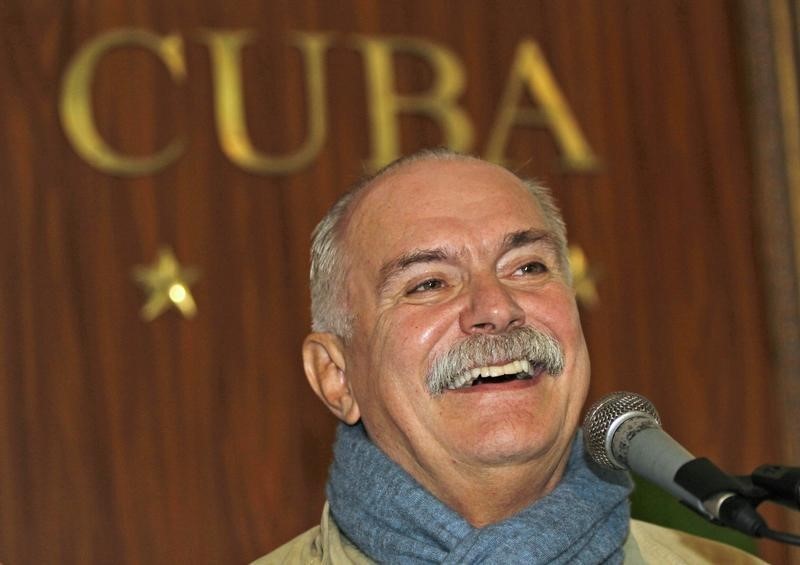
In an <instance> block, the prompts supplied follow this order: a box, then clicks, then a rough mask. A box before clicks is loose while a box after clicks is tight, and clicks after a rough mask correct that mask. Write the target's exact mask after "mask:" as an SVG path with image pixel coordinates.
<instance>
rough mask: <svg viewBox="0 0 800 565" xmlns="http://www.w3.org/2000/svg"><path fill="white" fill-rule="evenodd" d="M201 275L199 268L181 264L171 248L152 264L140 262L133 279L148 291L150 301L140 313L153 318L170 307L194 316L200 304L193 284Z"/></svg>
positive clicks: (160, 250) (148, 319)
mask: <svg viewBox="0 0 800 565" xmlns="http://www.w3.org/2000/svg"><path fill="white" fill-rule="evenodd" d="M198 276H199V272H198V271H197V269H195V268H193V267H187V268H184V267H181V265H180V263H178V260H177V259H175V255H174V254H173V253H172V249H170V248H169V247H162V248H161V249H159V250H158V259H156V262H155V263H153V264H152V265H149V266H145V265H137V266H136V267H135V268H134V269H133V278H134V280H135V281H136V282H138V283H139V285H140V286H141V287H142V288H143V289H144V291H145V292H146V293H147V302H145V304H144V306H142V310H141V312H140V314H141V316H142V318H144V319H145V320H147V321H148V322H149V321H152V320H154V319H156V318H157V317H158V316H160V315H161V314H162V313H163V312H164V311H165V310H166V309H167V308H169V307H170V306H173V307H174V308H176V309H177V310H178V311H179V312H180V313H181V314H183V317H184V318H193V317H194V315H195V314H196V313H197V305H196V304H195V301H194V297H193V296H192V292H191V291H190V290H189V286H190V285H191V284H193V283H194V282H196V281H197V278H198Z"/></svg>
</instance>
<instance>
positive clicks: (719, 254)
mask: <svg viewBox="0 0 800 565" xmlns="http://www.w3.org/2000/svg"><path fill="white" fill-rule="evenodd" d="M742 26H743V21H742V15H741V13H740V11H739V10H738V9H737V4H735V3H732V2H724V1H722V0H719V1H713V0H709V1H703V2H693V1H690V0H685V1H671V0H653V1H651V2H625V1H621V0H619V1H616V0H615V1H608V2H605V1H604V2H602V3H601V2H591V1H580V0H569V1H559V2H555V1H552V2H551V1H538V2H537V1H527V2H524V1H513V0H504V1H500V2H478V1H464V2H461V1H452V2H447V1H443V0H425V1H422V0H413V1H407V2H378V1H377V0H376V1H369V0H352V1H350V2H324V1H312V0H305V1H291V2H290V1H260V2H258V1H255V0H242V1H240V2H236V3H230V2H222V1H214V0H206V1H204V2H188V1H179V2H166V3H165V2H157V1H155V0H148V1H139V0H136V1H134V0H108V1H105V2H62V3H58V4H55V3H50V2H42V1H39V0H34V1H26V2H23V1H21V0H10V1H7V2H3V3H0V561H2V562H3V563H6V564H7V565H16V564H26V563H60V564H70V563H76V564H78V563H80V564H88V563H98V564H101V563H119V564H126V563H130V564H138V563H152V564H159V563H164V564H167V563H170V564H171V563H190V562H191V563H209V564H212V563H214V564H216V563H243V562H247V561H248V560H250V559H253V558H255V557H257V556H258V555H260V554H263V553H265V552H267V551H268V550H269V549H271V548H273V547H275V546H277V545H278V544H280V543H282V542H284V541H286V540H288V539H289V538H290V537H292V536H293V535H295V534H297V533H299V532H300V531H302V530H304V529H306V528H308V527H310V526H311V525H312V524H313V523H315V522H316V520H317V519H318V516H319V511H320V509H321V505H322V502H323V484H324V480H325V476H326V473H327V464H328V461H329V457H330V440H331V437H332V431H333V427H334V420H333V417H332V416H329V415H328V414H327V413H326V412H325V410H324V408H323V407H322V405H321V404H319V403H318V401H317V400H316V398H315V397H313V395H312V393H311V392H310V391H309V390H308V387H307V385H306V383H305V379H304V378H303V375H302V368H301V364H300V358H299V348H300V344H301V342H302V339H303V337H304V335H305V333H306V331H307V328H308V323H309V321H308V312H307V311H308V298H307V295H308V285H307V246H308V238H309V234H310V232H311V230H312V229H313V226H314V225H315V224H316V222H317V221H318V220H319V218H320V217H321V216H322V214H323V213H324V211H325V210H326V209H327V207H328V206H329V205H330V204H331V202H333V200H334V199H335V198H336V196H337V195H338V194H340V193H341V192H343V191H344V190H345V188H346V186H347V185H348V184H349V183H350V182H352V181H353V180H354V179H355V178H356V177H357V176H358V174H359V172H360V171H361V169H362V168H363V167H364V164H365V163H367V162H368V161H369V160H370V159H371V157H372V156H373V154H374V151H375V148H374V143H375V139H374V136H373V135H372V133H371V129H370V127H371V125H372V124H373V121H372V119H371V117H370V113H369V101H370V98H369V94H368V90H367V84H368V83H367V80H368V77H367V71H366V70H365V68H364V61H363V57H362V54H361V52H359V51H358V50H357V49H355V48H354V47H353V41H354V38H356V37H361V38H362V39H363V38H364V37H367V38H378V39H381V38H382V39H387V38H390V37H394V36H398V35H400V36H407V37H413V38H417V39H423V40H426V41H430V42H434V43H435V44H437V45H441V46H445V47H447V48H449V49H450V50H452V52H453V53H454V54H455V55H456V56H457V57H458V58H459V60H460V61H461V63H462V65H463V68H464V70H465V74H466V83H465V90H464V93H463V95H462V96H461V97H460V102H461V107H463V109H464V110H465V111H466V113H467V115H468V116H469V119H470V120H471V123H472V124H473V126H474V130H475V136H474V138H475V142H474V144H473V147H472V150H473V151H475V152H477V153H484V152H485V148H486V143H487V140H488V137H489V135H490V132H491V130H492V128H493V125H494V123H495V119H496V110H497V108H498V105H499V103H500V99H501V96H502V94H503V91H504V88H505V85H506V83H507V80H508V75H509V70H510V67H511V64H512V60H513V58H514V53H515V50H516V49H517V47H518V46H519V45H520V43H521V42H523V41H525V40H532V41H535V42H536V43H537V44H538V45H539V46H540V47H541V49H542V52H543V54H544V56H545V57H546V60H547V63H548V64H549V67H550V68H551V69H552V72H553V75H554V77H555V79H556V81H557V84H558V86H559V87H560V89H561V91H562V92H563V95H564V97H565V99H566V101H567V103H568V104H569V107H570V108H571V110H572V112H573V113H574V116H575V119H576V120H577V122H578V124H579V126H580V128H581V130H582V132H583V134H584V135H585V138H586V140H587V141H588V143H589V145H590V146H591V149H592V150H593V152H594V153H595V154H596V155H597V157H598V158H599V161H600V166H599V168H598V169H596V170H594V171H591V172H583V173H579V172H575V171H571V170H569V169H568V168H567V167H565V166H564V164H563V156H564V155H563V151H562V150H561V149H560V147H559V145H558V144H557V143H556V139H555V136H554V134H553V132H552V130H549V129H548V128H544V127H519V128H516V129H515V130H514V133H513V135H512V137H511V139H510V142H509V145H508V150H507V155H508V157H509V159H510V163H511V164H512V165H513V166H514V167H515V168H518V169H521V170H522V171H523V172H524V173H526V174H529V175H531V176H535V177H538V178H540V179H542V180H544V181H545V182H546V183H548V184H549V185H550V186H552V187H553V188H554V190H555V192H556V194H557V196H558V198H559V200H560V201H561V203H562V204H563V208H564V211H565V215H566V217H567V219H568V223H569V226H570V233H571V239H572V241H573V242H574V243H577V244H579V245H580V246H581V247H582V248H583V249H584V251H585V252H586V254H587V256H588V257H589V260H590V262H591V265H592V267H593V269H594V270H595V272H596V279H597V283H596V284H597V287H598V291H599V296H600V301H599V303H598V304H597V305H596V306H595V307H594V308H592V309H585V310H584V313H583V316H584V324H585V329H586V331H587V337H588V340H589V346H590V350H591V352H592V356H593V369H594V370H593V385H592V397H593V398H596V397H598V396H600V395H602V394H604V393H606V392H609V391H612V390H618V389H630V390H635V391H638V392H641V393H642V394H645V395H646V396H648V397H649V398H651V399H652V400H653V401H654V403H655V404H656V405H657V407H658V408H659V410H660V412H661V413H662V417H663V420H664V421H665V425H666V428H667V429H668V431H669V432H670V433H671V434H672V435H674V436H675V437H676V438H678V439H679V440H680V441H681V442H683V443H684V444H685V445H686V446H687V447H688V448H690V449H691V450H693V451H695V452H696V453H697V454H699V455H707V456H709V457H711V458H712V459H713V460H715V461H716V462H717V463H719V464H720V465H721V466H723V467H724V468H726V469H727V470H729V471H731V472H737V473H745V472H750V471H751V470H752V469H753V468H754V467H755V466H757V465H759V464H761V463H765V462H773V461H782V456H783V453H784V452H783V451H782V447H781V446H782V445H785V442H786V441H788V440H787V438H786V437H784V435H783V432H782V430H783V429H784V426H785V421H786V417H787V415H786V414H782V413H781V412H780V410H778V409H776V408H775V407H776V406H778V405H779V402H778V401H780V400H781V399H779V398H776V396H777V395H778V393H777V392H776V391H777V389H776V387H775V380H774V379H775V374H774V372H773V368H774V365H775V361H774V356H773V352H772V349H771V347H772V346H771V342H770V340H769V335H770V334H769V332H768V319H767V317H766V315H765V313H764V312H765V304H766V302H767V296H766V292H767V285H766V283H765V281H766V275H765V268H764V262H763V261H762V258H761V256H760V251H759V250H760V249H762V248H761V247H759V239H758V238H759V234H760V233H761V232H760V231H759V220H758V215H757V210H756V201H757V193H756V189H755V186H756V185H755V182H754V165H753V158H752V154H753V153H752V150H753V143H754V142H753V138H752V136H751V135H750V128H751V123H752V122H751V121H750V119H749V118H750V111H751V110H750V108H751V106H750V104H749V102H748V100H749V99H748V95H747V92H748V90H747V80H748V75H747V73H746V67H745V65H744V63H743V60H742V59H743V55H742V50H741V46H742V43H741V29H742ZM121 28H135V29H137V30H144V31H147V32H149V33H151V34H155V35H156V36H160V37H163V36H165V35H167V34H170V33H174V34H176V36H177V37H178V38H180V40H181V41H182V52H181V53H182V62H183V66H184V67H185V76H184V77H183V78H182V79H176V78H175V77H174V76H171V75H170V73H169V72H168V71H167V69H166V67H165V65H164V64H163V61H162V60H159V59H158V58H157V57H155V56H154V55H153V53H151V52H148V51H147V50H146V49H141V48H133V47H127V48H119V49H115V50H112V51H109V52H108V53H107V54H106V55H105V56H104V57H103V58H102V59H101V61H100V62H99V63H98V65H97V67H96V73H95V76H94V80H93V82H92V83H91V84H92V86H91V95H92V109H93V116H94V119H95V120H96V123H97V128H98V131H99V133H100V135H101V136H102V138H103V139H104V140H105V141H106V142H107V143H108V145H109V146H110V147H112V148H114V149H115V150H116V151H118V152H119V153H121V154H124V155H128V156H136V157H143V156H147V155H151V154H153V153H156V152H158V151H160V150H161V149H162V148H164V147H165V146H166V145H167V144H169V143H170V142H171V141H172V140H175V139H180V140H182V143H183V148H182V150H181V153H180V155H179V156H178V157H177V158H176V159H175V160H174V161H172V162H171V163H169V164H168V165H166V166H163V167H161V168H159V169H158V170H157V171H154V172H150V173H147V174H139V175H127V176H125V175H122V174H119V173H110V172H107V171H104V170H100V169H99V168H98V167H97V166H96V165H92V164H90V163H89V162H87V160H86V159H85V158H83V157H82V156H81V155H79V154H78V152H77V151H76V150H75V148H74V146H73V144H72V143H71V142H70V139H69V138H68V137H67V134H66V132H65V129H64V126H63V125H62V121H63V120H64V116H63V115H60V113H59V101H60V99H61V97H62V85H63V80H64V77H65V74H66V73H67V70H68V69H69V68H70V64H71V63H72V62H73V61H74V60H75V57H76V56H77V55H78V54H79V53H81V52H82V49H84V48H85V47H86V46H87V45H88V44H90V42H92V41H93V40H95V39H97V38H98V37H99V36H101V34H104V33H106V32H109V31H114V30H119V29H121ZM204 30H206V31H208V30H211V31H216V32H222V31H225V30H227V31H231V30H238V31H242V30H250V31H252V32H253V33H254V36H253V40H252V43H251V44H249V45H248V46H247V47H245V48H244V50H243V51H242V61H243V63H242V76H243V81H244V88H243V92H244V109H245V112H246V124H247V127H248V130H249V137H250V139H251V140H252V143H253V145H254V147H256V148H257V149H258V150H259V151H260V152H262V153H263V154H268V155H281V154H290V153H292V152H294V151H296V150H297V149H298V147H300V145H301V144H302V143H303V141H304V140H305V139H306V137H307V135H306V134H307V129H308V126H307V118H308V116H309V112H311V111H312V110H313V109H311V108H309V107H308V104H307V102H306V101H305V96H306V90H307V89H306V88H305V83H304V80H305V77H306V76H307V75H306V70H305V67H304V65H303V63H304V60H303V58H302V57H301V53H300V51H299V50H298V48H297V47H295V46H293V45H292V44H291V41H292V37H294V36H293V35H292V33H293V32H331V33H332V34H333V35H332V39H331V42H332V43H331V45H330V47H329V49H328V51H327V52H326V59H325V65H324V70H325V73H326V85H327V92H326V94H325V97H324V100H325V104H326V108H327V120H326V123H327V136H326V137H325V139H324V142H323V143H322V145H321V147H320V150H319V152H318V153H317V154H316V155H314V157H313V159H311V160H310V162H309V163H308V164H307V165H306V166H303V167H302V168H301V169H300V170H298V171H295V172H292V173H286V174H262V173H257V172H255V173H254V172H248V171H247V170H245V168H243V167H242V166H241V165H240V164H237V163H236V162H234V161H233V160H232V159H231V158H230V157H229V156H227V155H226V154H225V153H224V151H223V150H222V148H221V146H220V137H219V135H218V133H217V131H216V127H217V122H216V121H215V114H214V101H215V98H214V96H215V95H214V90H213V86H214V84H215V83H214V81H215V75H214V70H213V67H212V61H211V59H210V51H209V47H208V44H207V42H206V41H205V40H204V39H203V37H204V36H203V31H204ZM205 37H207V36H205ZM393 64H394V65H395V67H394V68H395V69H396V72H397V88H398V90H399V91H401V92H405V93H415V92H419V91H424V90H425V89H427V88H428V87H429V86H430V85H431V84H432V83H433V82H434V81H435V78H436V77H435V76H434V75H433V73H432V72H431V70H430V67H429V62H428V61H426V60H425V59H422V58H420V57H416V56H413V55H410V54H399V55H397V56H396V57H395V58H394V59H393ZM535 103H536V100H526V101H525V104H530V105H535ZM399 124H400V139H401V148H402V150H403V151H404V152H408V151H411V150H414V149H417V148H420V147H423V146H427V145H436V144H440V143H442V142H443V140H444V138H443V134H442V130H441V128H440V127H439V125H438V124H437V123H436V122H435V121H433V120H430V119H427V118H425V117H421V116H416V115H407V116H403V117H402V118H401V119H400V121H399ZM162 245H168V246H171V247H172V248H173V249H174V251H175V254H176V256H177V258H178V259H179V261H181V262H182V263H184V264H185V265H191V266H195V267H196V268H197V269H199V271H200V273H201V276H200V279H199V280H198V282H197V283H196V284H195V285H194V286H193V287H192V291H193V293H194V298H195V300H196V302H197V305H198V309H199V313H198V315H197V316H196V317H195V318H194V319H191V320H186V319H183V318H182V317H181V316H180V315H179V313H178V312H176V311H174V310H172V311H169V312H167V313H165V314H164V315H162V316H160V317H158V318H157V319H155V320H154V321H152V322H145V321H143V320H142V319H141V318H140V316H139V309H140V307H141V305H142V304H143V302H144V295H143V293H142V291H141V289H139V288H138V287H137V286H136V284H135V283H134V281H133V279H132V276H131V272H132V269H133V268H134V267H135V266H137V265H145V264H149V263H152V262H153V261H154V260H155V257H156V254H157V251H158V249H159V248H160V246H162ZM790 417H793V418H796V417H797V416H796V415H793V416H792V415H790ZM787 463H788V462H787ZM795 463H797V462H795ZM778 519H780V518H778ZM778 525H779V524H778ZM763 549H764V551H765V552H766V553H765V555H766V556H767V557H768V558H769V559H771V560H773V561H774V562H778V563H780V562H789V561H788V560H789V556H788V553H787V552H785V551H784V550H783V549H781V548H779V547H777V546H775V545H774V544H766V545H764V546H763Z"/></svg>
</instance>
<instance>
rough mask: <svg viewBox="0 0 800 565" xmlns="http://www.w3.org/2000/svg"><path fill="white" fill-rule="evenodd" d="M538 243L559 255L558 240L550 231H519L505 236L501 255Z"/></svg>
mask: <svg viewBox="0 0 800 565" xmlns="http://www.w3.org/2000/svg"><path fill="white" fill-rule="evenodd" d="M539 242H541V243H542V244H543V245H545V246H546V247H548V248H549V249H550V250H551V251H552V252H553V253H556V254H558V253H559V245H558V240H557V239H556V237H555V235H553V233H552V232H550V231H547V230H539V229H529V230H519V231H515V232H511V233H509V234H506V236H505V237H504V238H503V247H502V250H501V251H502V253H507V252H509V251H511V250H512V249H517V248H519V247H525V246H526V245H533V244H534V243H539Z"/></svg>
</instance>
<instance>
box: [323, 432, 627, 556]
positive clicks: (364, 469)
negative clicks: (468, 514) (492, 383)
mask: <svg viewBox="0 0 800 565" xmlns="http://www.w3.org/2000/svg"><path fill="white" fill-rule="evenodd" d="M630 491H631V481H630V477H629V476H628V475H627V473H623V472H612V471H603V470H600V469H598V468H597V467H595V466H594V465H591V464H589V463H587V460H586V456H585V454H584V450H583V442H582V441H580V437H578V438H577V439H576V441H574V442H573V446H572V451H571V453H570V458H569V462H568V464H567V469H566V472H565V473H564V478H563V479H562V480H561V482H560V483H559V484H558V486H557V487H556V488H555V489H554V490H553V491H552V492H551V493H550V494H548V495H547V496H545V497H544V498H542V499H540V500H538V501H536V502H535V503H533V504H532V505H530V506H529V507H527V508H525V509H524V510H522V511H521V512H520V513H518V514H516V515H515V516H512V517H511V518H508V519H506V520H504V521H502V522H499V523H497V524H491V525H489V526H486V527H483V528H474V527H472V526H471V525H470V524H469V523H468V522H467V521H466V520H464V518H462V517H461V516H460V515H459V514H457V513H456V512H454V511H453V510H451V509H450V508H448V507H447V506H445V505H444V504H443V503H442V502H441V501H439V500H438V499H437V498H436V497H434V496H433V495H432V494H430V493H429V492H428V491H426V490H425V489H424V488H423V487H422V486H420V484H419V483H417V482H416V481H415V480H414V479H413V478H412V477H411V476H410V475H409V474H408V473H406V472H405V471H404V470H403V469H402V468H400V466H399V465H397V464H396V463H394V462H393V461H392V460H390V459H389V458H388V457H387V456H386V455H384V454H383V452H382V451H380V450H379V449H378V448H377V447H376V446H375V444H373V443H372V442H371V441H370V440H369V438H368V437H367V435H366V432H365V431H364V428H363V426H362V425H361V424H357V425H355V426H346V425H344V424H340V425H339V429H338V432H337V436H336V443H335V445H334V460H333V465H332V466H331V471H330V477H329V480H328V486H327V494H328V500H329V502H330V509H331V514H332V515H333V519H334V520H335V522H336V525H337V526H338V527H339V529H340V530H341V532H342V533H343V534H344V535H345V536H346V537H347V538H348V539H349V540H350V541H352V542H353V543H354V544H355V545H356V546H357V547H358V548H359V549H360V550H361V551H362V552H363V553H365V554H366V555H368V556H369V557H370V558H372V559H374V560H375V561H377V562H379V563H403V564H422V563H451V564H452V563H504V564H506V563H507V564H513V563H520V564H522V563H525V564H526V565H531V564H538V563H562V564H566V563H578V564H581V563H585V564H590V563H591V564H597V563H622V560H623V557H624V556H623V552H622V546H623V544H624V543H625V539H626V537H627V535H628V522H629V519H630V512H629V507H628V494H629V493H630Z"/></svg>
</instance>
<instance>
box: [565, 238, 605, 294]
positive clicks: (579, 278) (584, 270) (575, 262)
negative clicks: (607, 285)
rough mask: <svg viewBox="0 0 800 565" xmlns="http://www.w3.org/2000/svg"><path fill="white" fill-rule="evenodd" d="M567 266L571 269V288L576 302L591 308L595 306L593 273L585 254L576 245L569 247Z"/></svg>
mask: <svg viewBox="0 0 800 565" xmlns="http://www.w3.org/2000/svg"><path fill="white" fill-rule="evenodd" d="M569 264H570V267H571V268H572V288H574V289H575V296H576V297H577V298H578V302H580V303H581V304H583V305H584V306H586V307H588V308H591V307H592V306H594V305H596V304H597V301H598V297H597V287H596V286H595V273H594V271H593V270H592V268H591V267H590V266H589V261H588V260H587V259H586V254H585V253H584V252H583V249H581V248H580V247H578V246H577V245H570V246H569Z"/></svg>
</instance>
